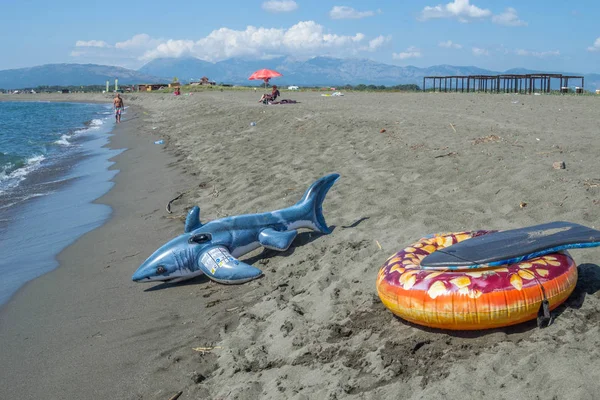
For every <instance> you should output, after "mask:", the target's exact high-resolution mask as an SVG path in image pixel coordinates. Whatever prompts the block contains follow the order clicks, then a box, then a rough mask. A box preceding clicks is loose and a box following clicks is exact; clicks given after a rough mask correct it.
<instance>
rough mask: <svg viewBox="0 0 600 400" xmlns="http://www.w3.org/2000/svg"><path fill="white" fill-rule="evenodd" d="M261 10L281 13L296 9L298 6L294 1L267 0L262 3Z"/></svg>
mask: <svg viewBox="0 0 600 400" xmlns="http://www.w3.org/2000/svg"><path fill="white" fill-rule="evenodd" d="M262 8H263V10H265V11H268V12H272V13H281V12H290V11H294V10H296V9H298V4H297V3H296V2H295V1H294V0H269V1H265V2H264V3H262Z"/></svg>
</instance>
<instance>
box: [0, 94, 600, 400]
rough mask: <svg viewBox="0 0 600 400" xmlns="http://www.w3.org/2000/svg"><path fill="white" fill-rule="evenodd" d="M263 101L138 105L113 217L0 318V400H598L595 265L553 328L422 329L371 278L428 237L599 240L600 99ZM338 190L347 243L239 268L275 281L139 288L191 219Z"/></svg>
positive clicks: (252, 97) (128, 130)
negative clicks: (549, 229) (528, 233)
mask: <svg viewBox="0 0 600 400" xmlns="http://www.w3.org/2000/svg"><path fill="white" fill-rule="evenodd" d="M259 95H260V91H259V92H257V93H254V92H228V91H225V92H205V93H194V94H193V95H192V96H185V95H184V96H180V97H174V96H172V95H170V94H164V95H163V94H133V95H125V102H126V104H127V105H132V106H134V107H136V109H137V112H136V113H135V114H131V117H130V118H131V119H130V120H128V121H125V123H123V124H121V125H120V126H119V127H118V128H117V130H116V131H115V133H116V134H115V136H114V138H113V140H112V146H115V147H127V148H128V149H129V150H127V151H125V152H124V153H122V154H121V155H119V156H118V157H117V158H116V161H117V163H116V165H115V168H117V169H119V170H120V173H119V174H118V175H117V176H116V178H115V182H116V184H115V187H114V188H113V189H112V190H111V191H110V192H109V193H108V194H107V195H106V196H104V197H103V198H101V199H99V200H98V201H99V202H101V203H103V204H109V205H110V206H111V207H113V216H112V218H111V220H110V221H109V222H108V223H107V224H106V225H104V226H103V227H101V228H99V229H97V230H95V231H93V232H91V233H89V234H87V235H85V236H84V237H83V238H81V239H80V240H78V241H77V242H76V243H75V244H74V245H72V246H71V247H69V248H68V249H67V250H65V251H64V252H63V253H62V254H61V255H60V257H59V261H60V264H61V266H60V267H59V268H58V269H57V270H55V271H53V272H51V273H49V274H47V275H45V276H43V277H41V278H39V279H37V280H35V281H33V282H31V283H29V284H28V285H26V287H24V288H23V289H22V290H21V291H20V292H19V293H18V294H17V295H16V296H15V297H14V298H13V299H12V300H11V301H10V302H9V303H8V304H7V305H6V307H4V308H3V309H2V311H0V348H2V357H0V367H1V368H2V371H3V372H2V380H1V385H0V398H17V397H18V398H27V399H29V398H31V399H37V398H64V399H71V398H82V397H85V398H98V399H104V398H120V399H121V398H122V399H168V398H169V397H170V396H172V395H174V394H175V393H177V392H179V391H183V394H182V396H181V397H180V399H197V398H211V399H220V398H222V399H255V398H265V399H282V398H290V399H313V398H315V399H336V398H337V399H341V398H349V399H378V398H402V399H404V398H406V399H431V398H444V399H462V398H473V397H485V398H490V399H515V398H518V399H538V398H539V399H550V398H556V399H573V398H577V399H593V398H594V397H595V396H596V393H598V391H599V390H600V370H598V369H597V368H596V366H597V365H598V362H599V360H600V351H599V350H598V344H599V342H600V339H599V338H600V336H599V322H600V313H599V311H600V294H599V293H598V290H599V289H600V269H598V266H597V264H598V263H599V260H600V250H599V249H589V250H577V251H572V252H571V254H572V255H573V256H574V258H575V260H576V261H577V262H578V264H579V265H580V267H579V274H580V277H579V282H578V285H577V288H576V290H575V292H574V293H573V295H572V296H571V297H570V298H569V300H567V302H566V303H565V305H564V306H562V307H560V308H559V309H558V310H557V311H555V312H554V316H555V320H554V323H553V324H552V325H551V326H550V327H548V328H545V329H538V328H537V327H536V325H535V323H527V324H522V325H518V326H515V327H510V328H504V329H499V330H494V331H483V332H469V333H467V332H462V333H461V332H443V331H437V330H430V329H424V328H421V327H417V326H413V325H410V324H408V323H405V322H403V321H402V320H400V319H397V318H395V317H393V315H392V314H391V313H390V312H389V311H387V309H385V307H383V305H382V304H381V302H380V301H379V299H378V297H377V294H376V291H375V279H376V277H377V272H378V270H379V267H380V266H381V265H382V264H383V262H384V261H385V260H386V259H387V258H388V257H389V256H390V255H392V254H393V253H394V252H396V251H398V250H399V249H401V248H402V247H404V246H405V245H407V244H409V243H411V242H414V241H415V240H417V239H418V238H420V237H422V235H424V234H428V233H433V232H444V231H460V230H471V229H473V230H474V229H508V228H517V227H522V226H525V225H533V224H538V223H543V222H548V221H554V220H567V221H571V222H576V223H582V224H586V225H588V226H593V227H596V228H598V227H599V225H598V221H599V220H600V218H599V217H600V176H598V171H600V160H599V159H598V154H599V153H600V141H599V140H598V131H599V124H598V119H597V109H598V105H599V101H600V99H599V98H595V97H591V96H590V97H588V96H586V97H576V96H514V95H477V94H469V95H460V94H456V95H455V94H366V93H362V94H361V93H348V94H346V96H344V97H338V98H326V97H321V96H320V94H319V93H314V92H308V93H284V96H283V97H284V98H291V99H295V100H298V101H299V102H300V103H298V104H293V105H292V104H290V105H279V106H264V105H261V104H258V103H257V102H256V101H257V100H258V97H259ZM35 98H37V99H41V98H47V99H51V100H55V99H57V98H59V99H62V100H65V99H66V100H90V99H92V100H93V99H105V98H106V97H104V96H101V95H97V96H92V95H85V96H84V95H75V94H74V95H68V96H67V97H64V96H57V95H52V96H39V97H35ZM515 102H516V103H515ZM251 122H256V126H251V125H250V123H251ZM383 130H385V131H384V132H382V131H383ZM158 138H162V139H165V141H166V144H165V145H164V146H161V145H154V144H153V141H154V140H156V139H158ZM555 161H564V162H565V164H566V169H564V170H555V169H553V168H552V163H553V162H555ZM331 172H338V173H340V174H341V179H340V180H339V181H338V182H337V183H336V184H335V186H334V187H333V188H332V189H331V191H330V192H329V194H328V196H327V200H326V201H325V204H324V214H325V218H326V220H327V222H328V223H329V224H330V225H333V226H335V229H334V231H333V233H332V234H331V235H327V236H320V235H316V234H310V233H308V232H307V233H303V234H301V235H299V237H298V238H297V239H296V241H295V242H294V244H293V247H292V248H291V249H290V250H288V251H286V252H284V253H277V252H273V251H265V252H264V253H262V252H261V251H255V252H254V253H252V254H250V255H248V256H246V257H244V258H242V259H243V260H245V261H246V262H249V263H251V264H253V265H255V266H257V267H259V268H261V269H262V270H263V272H264V277H263V278H262V279H259V280H256V281H253V282H250V283H247V284H244V285H239V286H225V285H220V284H216V283H213V282H210V281H208V280H207V279H206V278H197V279H194V280H193V281H189V282H187V283H182V284H173V285H168V284H155V285H152V284H150V285H143V284H136V283H133V282H131V280H130V277H131V274H132V273H133V272H134V271H135V269H136V268H137V266H138V265H139V264H140V263H141V262H142V261H143V260H144V259H145V258H146V257H147V256H148V255H149V254H150V253H151V252H152V251H154V250H155V249H156V248H157V247H159V246H160V245H161V244H163V243H164V242H165V241H167V240H168V239H170V238H172V237H173V236H175V235H177V234H178V233H180V232H182V231H183V222H182V218H183V216H184V215H185V212H186V210H187V209H188V208H189V207H191V206H192V205H196V204H198V205H200V207H201V210H202V213H201V219H202V220H203V221H206V220H211V219H215V218H220V217H223V216H226V215H236V214H242V213H250V212H257V211H269V210H274V209H278V208H282V207H285V206H288V205H291V204H293V203H295V202H296V201H297V200H298V199H299V198H300V197H301V196H302V194H303V192H304V190H305V189H306V188H307V187H308V186H309V185H310V184H311V183H312V182H313V181H314V180H315V179H316V178H319V177H320V176H322V175H325V174H327V173H331ZM183 192H185V194H184V196H183V197H182V199H181V200H178V201H176V202H174V203H173V205H172V210H173V214H168V213H167V212H166V210H165V205H166V203H167V202H168V201H169V200H170V199H171V198H173V197H175V196H176V195H178V194H180V193H183ZM522 203H526V204H527V205H526V206H525V207H521V204H522ZM196 347H205V348H210V350H207V351H204V352H198V351H194V350H193V348H196Z"/></svg>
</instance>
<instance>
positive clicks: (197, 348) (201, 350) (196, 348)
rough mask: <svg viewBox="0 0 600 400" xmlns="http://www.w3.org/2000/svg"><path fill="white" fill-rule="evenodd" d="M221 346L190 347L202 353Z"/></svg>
mask: <svg viewBox="0 0 600 400" xmlns="http://www.w3.org/2000/svg"><path fill="white" fill-rule="evenodd" d="M220 348H221V346H215V347H194V348H192V350H194V351H197V352H199V353H201V354H204V353H208V352H209V351H212V350H215V349H220Z"/></svg>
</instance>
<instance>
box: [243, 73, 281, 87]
mask: <svg viewBox="0 0 600 400" xmlns="http://www.w3.org/2000/svg"><path fill="white" fill-rule="evenodd" d="M278 76H283V75H282V74H280V73H279V72H277V71H274V70H272V69H259V70H258V71H255V72H254V73H253V74H252V75H250V78H248V80H249V81H257V80H263V81H265V87H266V86H267V83H269V79H271V78H276V77H278Z"/></svg>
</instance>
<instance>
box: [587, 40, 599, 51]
mask: <svg viewBox="0 0 600 400" xmlns="http://www.w3.org/2000/svg"><path fill="white" fill-rule="evenodd" d="M587 49H588V51H600V37H599V38H598V39H596V41H595V42H594V44H593V45H591V46H590V47H588V48H587Z"/></svg>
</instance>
